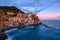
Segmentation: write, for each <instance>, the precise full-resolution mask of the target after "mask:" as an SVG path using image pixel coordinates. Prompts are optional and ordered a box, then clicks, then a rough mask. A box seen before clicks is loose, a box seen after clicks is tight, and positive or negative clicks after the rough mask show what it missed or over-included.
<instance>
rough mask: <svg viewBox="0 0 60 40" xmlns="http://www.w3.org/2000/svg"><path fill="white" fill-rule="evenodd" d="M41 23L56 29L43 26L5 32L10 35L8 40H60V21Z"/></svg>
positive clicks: (44, 21)
mask: <svg viewBox="0 0 60 40" xmlns="http://www.w3.org/2000/svg"><path fill="white" fill-rule="evenodd" d="M41 22H43V23H44V24H47V25H49V26H54V28H49V27H45V26H43V25H36V26H29V27H26V28H14V29H11V30H7V31H5V33H6V34H7V35H8V39H7V40H60V20H41Z"/></svg>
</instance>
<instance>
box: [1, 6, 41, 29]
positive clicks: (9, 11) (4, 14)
mask: <svg viewBox="0 0 60 40" xmlns="http://www.w3.org/2000/svg"><path fill="white" fill-rule="evenodd" d="M38 23H40V20H39V18H38V16H37V15H36V14H34V13H32V12H29V13H24V12H23V11H21V10H19V9H17V8H16V7H14V6H0V30H1V29H8V28H12V27H23V26H25V25H30V24H38Z"/></svg>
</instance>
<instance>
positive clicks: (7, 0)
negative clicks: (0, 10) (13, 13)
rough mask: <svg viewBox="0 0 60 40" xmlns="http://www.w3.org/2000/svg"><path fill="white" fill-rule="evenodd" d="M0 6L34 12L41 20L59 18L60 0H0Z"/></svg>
mask: <svg viewBox="0 0 60 40" xmlns="http://www.w3.org/2000/svg"><path fill="white" fill-rule="evenodd" d="M0 6H16V7H17V8H19V9H20V10H22V11H24V12H26V13H27V12H34V13H35V14H37V16H38V17H39V19H41V20H60V0H0Z"/></svg>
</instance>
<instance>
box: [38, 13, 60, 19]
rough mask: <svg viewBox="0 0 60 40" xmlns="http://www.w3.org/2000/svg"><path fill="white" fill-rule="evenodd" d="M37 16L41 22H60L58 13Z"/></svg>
mask: <svg viewBox="0 0 60 40" xmlns="http://www.w3.org/2000/svg"><path fill="white" fill-rule="evenodd" d="M37 15H38V17H39V19H41V20H60V12H59V13H38V14H37Z"/></svg>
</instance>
